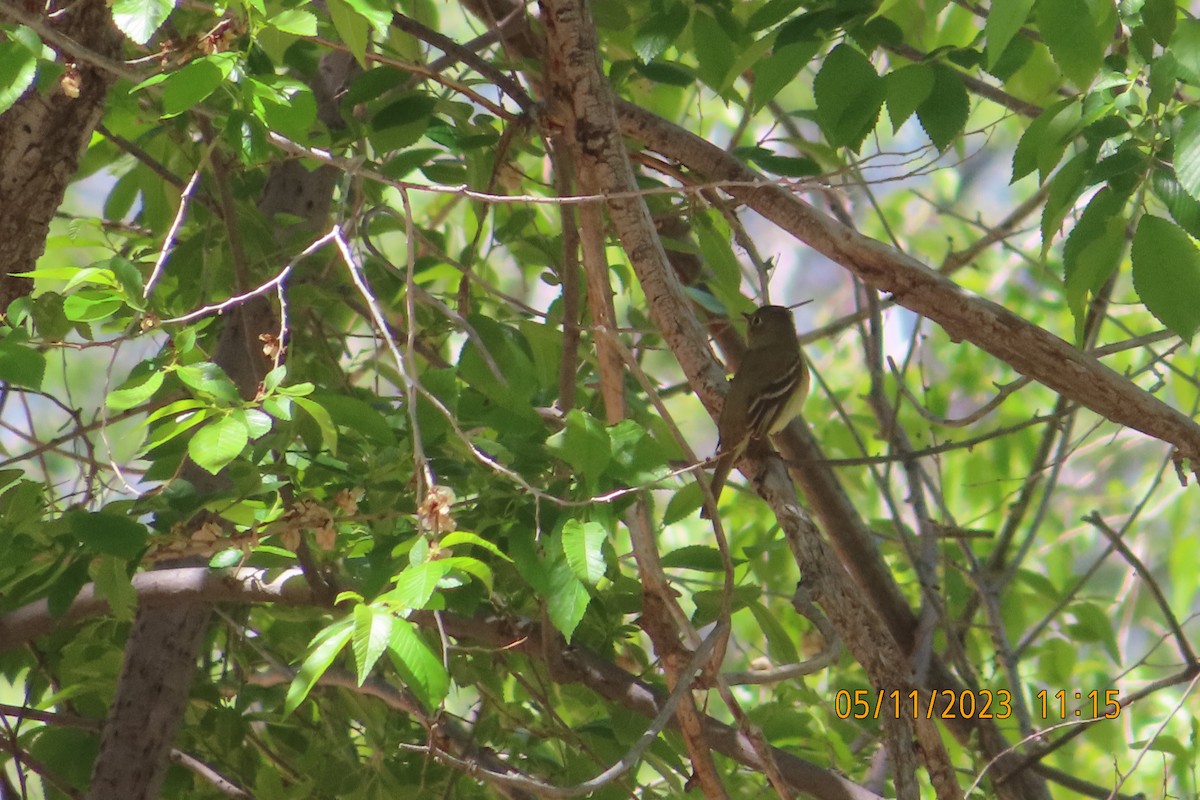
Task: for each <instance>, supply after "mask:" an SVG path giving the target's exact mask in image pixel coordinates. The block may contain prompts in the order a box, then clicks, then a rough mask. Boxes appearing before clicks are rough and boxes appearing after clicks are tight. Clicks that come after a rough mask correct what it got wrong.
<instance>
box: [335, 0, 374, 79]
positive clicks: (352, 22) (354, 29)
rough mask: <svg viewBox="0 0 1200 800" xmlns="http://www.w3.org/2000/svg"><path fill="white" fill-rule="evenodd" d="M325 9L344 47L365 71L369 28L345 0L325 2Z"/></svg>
mask: <svg viewBox="0 0 1200 800" xmlns="http://www.w3.org/2000/svg"><path fill="white" fill-rule="evenodd" d="M325 7H326V8H327V9H328V11H329V18H330V19H331V20H332V21H333V27H334V29H335V30H337V32H338V35H339V36H340V37H341V38H342V41H343V42H345V43H346V47H348V48H349V49H350V53H351V55H353V56H354V60H355V61H357V62H358V65H359V66H360V67H362V68H363V69H367V40H368V38H369V36H370V26H369V25H368V24H367V20H366V19H365V18H364V17H363V16H362V14H359V13H358V12H356V11H355V10H354V9H353V8H352V7H351V6H350V5H349V4H347V3H346V2H345V0H326V4H325Z"/></svg>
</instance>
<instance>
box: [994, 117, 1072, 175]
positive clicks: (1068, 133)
mask: <svg viewBox="0 0 1200 800" xmlns="http://www.w3.org/2000/svg"><path fill="white" fill-rule="evenodd" d="M1079 117H1080V109H1079V105H1078V103H1077V102H1076V101H1075V100H1074V99H1071V98H1068V99H1065V100H1060V101H1058V102H1057V103H1055V104H1053V105H1051V106H1048V107H1047V108H1046V110H1045V111H1043V112H1042V113H1041V114H1039V115H1038V117H1037V119H1035V120H1034V121H1033V122H1031V123H1029V127H1028V128H1026V129H1025V133H1024V134H1022V135H1021V140H1020V141H1019V142H1017V149H1016V150H1015V151H1014V152H1013V171H1012V180H1011V181H1010V183H1016V182H1017V181H1019V180H1020V179H1021V178H1024V177H1025V176H1026V175H1028V174H1029V173H1031V172H1033V171H1034V170H1035V169H1036V170H1038V172H1039V173H1040V174H1041V177H1042V180H1045V176H1047V175H1049V174H1050V172H1051V171H1052V170H1053V169H1054V167H1055V166H1057V164H1058V161H1059V159H1060V158H1062V154H1063V153H1064V152H1065V151H1066V149H1067V144H1068V143H1069V142H1070V140H1071V138H1072V136H1073V135H1074V134H1075V132H1076V127H1077V126H1078V124H1079Z"/></svg>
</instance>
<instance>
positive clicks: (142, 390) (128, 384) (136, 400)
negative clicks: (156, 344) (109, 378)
mask: <svg viewBox="0 0 1200 800" xmlns="http://www.w3.org/2000/svg"><path fill="white" fill-rule="evenodd" d="M164 377H165V373H164V372H163V371H162V370H160V369H156V370H154V371H152V372H149V373H147V374H146V375H143V376H140V377H138V378H130V379H129V380H127V381H125V383H124V384H122V387H121V388H120V389H114V390H113V391H111V392H109V393H108V398H107V399H106V400H105V405H107V406H108V407H109V408H111V409H112V410H113V411H124V410H125V409H127V408H133V407H134V406H136V405H140V404H142V403H144V402H146V401H147V400H149V399H150V398H151V397H153V396H154V393H155V392H157V391H158V390H159V387H161V386H162V384H163V378H164Z"/></svg>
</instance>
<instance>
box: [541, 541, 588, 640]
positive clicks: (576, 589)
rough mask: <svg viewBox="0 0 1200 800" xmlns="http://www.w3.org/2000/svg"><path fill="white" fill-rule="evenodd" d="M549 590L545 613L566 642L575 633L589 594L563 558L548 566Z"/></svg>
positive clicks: (586, 605)
mask: <svg viewBox="0 0 1200 800" xmlns="http://www.w3.org/2000/svg"><path fill="white" fill-rule="evenodd" d="M549 577H550V592H549V595H548V596H547V597H546V614H547V616H549V617H550V622H551V624H552V625H554V627H555V628H557V629H558V631H559V633H561V634H562V635H563V638H565V639H566V640H567V641H568V642H570V641H571V637H572V636H573V635H574V634H575V629H576V628H577V627H578V626H579V622H580V620H582V619H583V615H584V613H585V612H586V611H587V607H588V603H589V602H591V599H592V598H591V595H590V594H588V590H587V586H585V585H584V583H583V581H581V580H579V578H577V577H575V573H574V571H573V570H572V569H571V567H570V566H569V565H568V564H567V563H566V561H565V560H564V559H560V560H558V561H556V562H554V563H553V565H552V566H551V567H550V576H549Z"/></svg>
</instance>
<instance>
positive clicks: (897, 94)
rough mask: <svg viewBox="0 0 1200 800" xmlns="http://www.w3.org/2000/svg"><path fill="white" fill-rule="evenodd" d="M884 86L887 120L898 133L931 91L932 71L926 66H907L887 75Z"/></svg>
mask: <svg viewBox="0 0 1200 800" xmlns="http://www.w3.org/2000/svg"><path fill="white" fill-rule="evenodd" d="M884 86H885V87H886V88H887V106H888V118H889V119H891V121H892V130H893V131H898V130H900V126H901V125H903V124H904V123H905V122H906V121H907V120H908V118H909V117H911V116H912V115H913V112H915V111H916V110H917V107H918V106H920V105H921V103H924V102H925V99H926V98H927V97H929V93H930V92H932V91H933V69H932V68H931V67H929V66H928V65H926V64H909V65H908V66H906V67H901V68H900V69H898V70H896V71H894V72H890V73H888V75H887V77H886V78H884Z"/></svg>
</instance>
